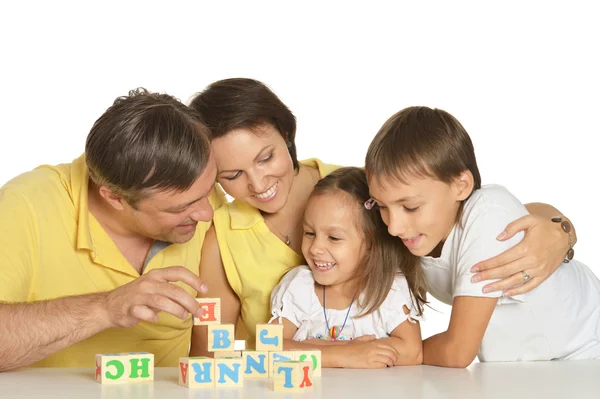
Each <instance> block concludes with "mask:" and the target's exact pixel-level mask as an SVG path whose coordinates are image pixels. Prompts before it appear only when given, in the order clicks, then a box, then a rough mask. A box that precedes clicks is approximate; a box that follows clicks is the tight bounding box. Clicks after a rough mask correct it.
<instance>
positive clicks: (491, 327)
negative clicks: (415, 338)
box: [366, 107, 600, 367]
mask: <svg viewBox="0 0 600 399" xmlns="http://www.w3.org/2000/svg"><path fill="white" fill-rule="evenodd" d="M366 172H367V176H368V180H369V187H370V192H371V196H372V199H373V203H374V204H375V205H377V207H378V208H379V209H380V214H381V216H382V218H383V220H384V222H385V224H386V225H387V226H388V231H389V232H390V234H392V235H394V236H397V237H399V238H401V239H402V243H403V244H404V246H405V247H406V248H408V250H409V251H410V252H411V253H412V254H413V255H415V258H414V262H413V265H412V266H411V265H410V262H406V263H403V266H404V267H408V269H407V272H410V270H411V268H413V267H417V268H419V267H420V268H422V271H423V273H424V277H425V279H426V286H427V289H428V291H429V292H430V293H431V294H432V295H433V296H435V297H436V298H437V299H439V300H440V301H442V302H445V303H447V304H449V305H452V314H451V319H450V325H449V326H448V330H447V331H445V332H443V333H441V334H437V335H434V336H432V337H430V338H428V339H426V340H425V341H424V342H423V363H424V364H431V365H439V366H448V367H466V366H468V365H469V364H470V363H471V362H472V361H473V359H474V358H475V356H476V355H477V354H478V355H479V360H480V361H522V360H551V359H552V360H554V359H556V360H567V359H590V358H598V357H600V281H599V280H598V278H597V277H596V276H595V275H594V273H593V272H592V271H591V270H589V269H588V268H587V267H586V266H585V265H583V264H581V263H580V262H577V261H575V260H571V259H572V256H573V250H572V247H571V249H570V250H569V253H568V254H567V255H566V259H565V262H568V261H570V263H569V264H568V265H564V266H562V267H560V268H559V269H558V270H557V271H556V272H555V273H554V274H552V275H551V276H550V277H549V278H548V279H547V280H546V281H544V282H543V283H542V284H540V285H539V286H538V287H537V288H536V289H534V290H533V291H531V292H528V293H526V294H523V295H517V296H514V297H508V296H502V294H501V293H497V292H491V293H485V292H482V287H483V285H484V283H479V284H472V276H473V273H472V272H471V267H472V266H473V265H475V264H476V263H477V262H479V261H481V260H482V259H486V258H490V257H493V256H495V255H497V254H500V253H501V252H503V251H505V250H506V249H507V248H509V247H512V246H514V245H516V244H517V243H518V241H520V240H521V239H522V236H523V235H522V233H520V234H517V235H516V236H514V237H512V238H510V239H508V240H506V241H499V240H498V239H496V234H497V232H498V231H502V229H503V228H504V226H505V225H506V224H507V223H508V222H510V220H513V219H515V218H517V217H520V216H522V215H525V214H526V210H525V208H524V207H523V205H522V204H521V203H520V202H519V201H518V200H517V199H516V198H515V197H514V196H513V195H512V194H511V193H510V192H508V191H507V190H506V189H505V188H504V187H501V186H495V185H494V186H483V187H482V186H481V178H480V175H479V170H478V168H477V163H476V160H475V153H474V150H473V144H472V143H471V139H470V138H469V135H468V134H467V132H466V131H465V130H464V128H463V127H462V126H461V124H460V123H459V122H458V121H457V120H456V119H455V118H454V117H453V116H452V115H450V114H448V113H447V112H444V111H441V110H438V109H430V108H427V107H411V108H407V109H404V110H402V111H400V112H399V113H397V114H396V115H394V116H392V117H391V118H390V119H389V120H388V121H387V122H386V123H385V124H384V125H383V127H382V128H381V130H380V131H379V133H377V135H376V136H375V138H374V139H373V142H372V143H371V145H370V147H369V150H368V153H367V158H366ZM553 220H554V221H556V222H559V223H562V227H563V230H564V231H565V233H564V234H571V231H570V224H569V223H568V222H566V221H563V220H560V217H556V218H553ZM569 238H571V237H569ZM570 242H571V241H570ZM400 245H402V244H400ZM517 277H519V278H521V279H522V281H523V282H527V281H528V280H529V278H530V276H529V274H528V273H527V269H526V270H525V271H523V272H521V273H519V274H518V276H516V277H515V278H517ZM475 282H476V280H475ZM417 284H419V283H418V282H417Z"/></svg>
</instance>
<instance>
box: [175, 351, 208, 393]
mask: <svg viewBox="0 0 600 399" xmlns="http://www.w3.org/2000/svg"><path fill="white" fill-rule="evenodd" d="M177 371H178V374H179V385H181V386H184V387H188V388H214V386H215V360H214V359H211V358H209V357H181V358H179V368H178V370H177Z"/></svg>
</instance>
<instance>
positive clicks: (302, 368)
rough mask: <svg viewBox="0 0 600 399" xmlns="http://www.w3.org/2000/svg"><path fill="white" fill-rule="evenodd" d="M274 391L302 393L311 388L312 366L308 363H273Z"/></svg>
mask: <svg viewBox="0 0 600 399" xmlns="http://www.w3.org/2000/svg"><path fill="white" fill-rule="evenodd" d="M274 368H275V369H274V370H273V390H274V391H284V392H285V391H291V392H296V391H304V390H308V389H310V388H312V386H313V381H312V366H311V364H310V363H309V362H301V361H299V360H290V361H284V362H278V363H275V366H274Z"/></svg>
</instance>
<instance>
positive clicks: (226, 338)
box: [208, 324, 235, 352]
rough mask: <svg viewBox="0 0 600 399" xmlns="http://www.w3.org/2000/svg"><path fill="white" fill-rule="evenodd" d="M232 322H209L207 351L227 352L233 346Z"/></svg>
mask: <svg viewBox="0 0 600 399" xmlns="http://www.w3.org/2000/svg"><path fill="white" fill-rule="evenodd" d="M234 339H235V336H234V326H233V324H210V325H209V326H208V351H209V352H227V351H232V350H233V346H234V342H235V341H234Z"/></svg>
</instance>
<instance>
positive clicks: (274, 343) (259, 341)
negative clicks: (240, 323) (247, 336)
mask: <svg viewBox="0 0 600 399" xmlns="http://www.w3.org/2000/svg"><path fill="white" fill-rule="evenodd" d="M282 349H283V324H257V325H256V350H257V351H280V350H282Z"/></svg>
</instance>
